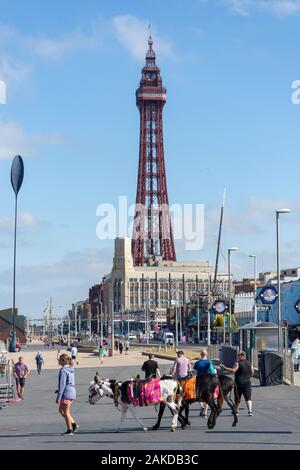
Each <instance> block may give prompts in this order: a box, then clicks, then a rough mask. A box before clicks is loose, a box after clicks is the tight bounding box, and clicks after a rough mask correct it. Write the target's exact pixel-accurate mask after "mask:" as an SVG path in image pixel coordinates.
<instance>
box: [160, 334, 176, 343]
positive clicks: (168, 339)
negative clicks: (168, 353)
mask: <svg viewBox="0 0 300 470" xmlns="http://www.w3.org/2000/svg"><path fill="white" fill-rule="evenodd" d="M161 341H162V343H163V344H170V345H171V346H173V344H174V334H173V333H171V332H170V331H166V332H164V333H163V336H162V340H161Z"/></svg>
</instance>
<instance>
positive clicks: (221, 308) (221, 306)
mask: <svg viewBox="0 0 300 470" xmlns="http://www.w3.org/2000/svg"><path fill="white" fill-rule="evenodd" d="M227 309H228V305H227V304H226V302H224V300H221V299H219V300H216V301H215V302H214V303H213V305H212V310H213V312H214V313H216V314H218V315H223V314H224V313H225V312H226V310H227Z"/></svg>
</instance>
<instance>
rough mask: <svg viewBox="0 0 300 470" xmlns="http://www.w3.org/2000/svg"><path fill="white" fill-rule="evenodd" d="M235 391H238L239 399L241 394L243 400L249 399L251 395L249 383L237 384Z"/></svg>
mask: <svg viewBox="0 0 300 470" xmlns="http://www.w3.org/2000/svg"><path fill="white" fill-rule="evenodd" d="M237 392H238V396H239V400H241V398H242V396H243V397H244V398H245V401H250V400H251V396H252V388H251V383H247V384H237Z"/></svg>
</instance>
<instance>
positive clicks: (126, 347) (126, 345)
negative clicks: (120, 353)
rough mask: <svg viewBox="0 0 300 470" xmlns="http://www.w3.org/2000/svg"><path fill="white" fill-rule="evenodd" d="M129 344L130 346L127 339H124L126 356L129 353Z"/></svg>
mask: <svg viewBox="0 0 300 470" xmlns="http://www.w3.org/2000/svg"><path fill="white" fill-rule="evenodd" d="M129 346H130V342H129V339H127V340H126V341H125V354H126V356H128V354H129Z"/></svg>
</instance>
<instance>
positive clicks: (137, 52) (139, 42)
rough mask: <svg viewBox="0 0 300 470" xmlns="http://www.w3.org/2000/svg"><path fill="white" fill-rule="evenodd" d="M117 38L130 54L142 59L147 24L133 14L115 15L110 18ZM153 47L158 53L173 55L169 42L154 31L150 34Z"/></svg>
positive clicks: (144, 53)
mask: <svg viewBox="0 0 300 470" xmlns="http://www.w3.org/2000/svg"><path fill="white" fill-rule="evenodd" d="M112 23H113V27H114V32H115V36H116V38H117V40H118V41H119V42H120V43H121V44H122V45H123V46H124V47H125V48H126V49H128V50H129V51H130V53H131V55H132V56H133V57H134V58H135V59H138V60H143V59H144V58H145V55H146V51H147V41H148V36H149V31H148V24H149V21H148V22H147V21H146V20H144V21H142V20H140V19H138V18H137V17H136V16H133V15H120V16H115V17H114V18H113V20H112ZM152 37H153V41H154V46H153V48H154V49H155V51H156V52H157V53H159V55H162V56H168V57H173V58H174V57H175V54H174V52H173V51H172V46H171V44H170V42H169V41H168V40H166V39H163V38H161V37H160V36H159V35H158V34H156V32H154V33H153V34H152Z"/></svg>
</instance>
